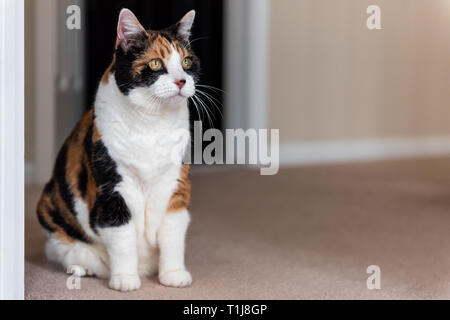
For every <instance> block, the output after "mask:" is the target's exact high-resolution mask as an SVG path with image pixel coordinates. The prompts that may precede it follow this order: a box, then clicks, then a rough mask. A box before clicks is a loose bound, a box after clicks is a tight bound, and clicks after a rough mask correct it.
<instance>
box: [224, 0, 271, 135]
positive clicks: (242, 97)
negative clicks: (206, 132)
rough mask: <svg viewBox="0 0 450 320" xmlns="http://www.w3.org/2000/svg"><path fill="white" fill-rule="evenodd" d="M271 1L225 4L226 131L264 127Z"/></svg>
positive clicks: (235, 0) (232, 0)
mask: <svg viewBox="0 0 450 320" xmlns="http://www.w3.org/2000/svg"><path fill="white" fill-rule="evenodd" d="M270 4H271V1H270V0H245V1H243V0H226V1H225V34H224V39H225V48H226V52H225V61H224V63H225V65H224V68H223V69H224V70H225V91H226V93H227V94H226V95H225V108H224V109H225V110H224V114H225V128H243V129H248V128H255V129H260V128H267V126H268V125H269V124H268V112H269V74H268V72H269V69H270V68H269V64H268V62H269V56H270V48H269V44H270V42H269V41H270Z"/></svg>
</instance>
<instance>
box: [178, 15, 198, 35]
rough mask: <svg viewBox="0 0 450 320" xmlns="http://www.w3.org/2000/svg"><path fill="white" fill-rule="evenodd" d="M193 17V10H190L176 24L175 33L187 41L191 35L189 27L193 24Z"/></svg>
mask: <svg viewBox="0 0 450 320" xmlns="http://www.w3.org/2000/svg"><path fill="white" fill-rule="evenodd" d="M194 19H195V10H191V11H189V12H188V13H186V15H185V16H184V17H183V18H182V19H181V20H180V22H178V24H177V27H178V28H177V33H178V35H180V36H181V37H182V38H183V39H184V40H186V41H188V40H189V37H190V36H191V28H192V25H193V24H194Z"/></svg>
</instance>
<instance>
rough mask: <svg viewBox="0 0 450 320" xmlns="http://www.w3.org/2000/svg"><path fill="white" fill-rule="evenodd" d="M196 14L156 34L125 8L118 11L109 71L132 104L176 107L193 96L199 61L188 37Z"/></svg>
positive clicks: (193, 12)
mask: <svg viewBox="0 0 450 320" xmlns="http://www.w3.org/2000/svg"><path fill="white" fill-rule="evenodd" d="M194 18H195V11H193V10H192V11H189V12H188V13H187V14H186V15H185V16H184V17H183V18H182V19H181V20H180V21H179V22H178V23H177V24H175V25H173V26H171V27H169V28H166V29H163V30H159V31H154V30H145V29H144V27H142V25H141V24H140V23H139V21H138V19H137V18H136V16H135V15H134V14H133V13H132V12H131V11H130V10H128V9H123V10H122V11H121V12H120V16H119V22H118V26H117V41H116V51H115V57H114V62H113V65H112V67H111V69H110V72H111V73H114V76H115V80H116V83H117V86H118V88H119V89H120V91H121V92H122V93H123V94H124V95H125V96H126V98H127V99H129V101H130V102H131V103H133V104H135V105H139V106H144V107H145V106H147V105H149V104H155V103H156V104H164V105H168V106H178V105H180V104H181V103H182V102H185V101H186V100H187V99H188V98H190V97H192V96H193V95H194V94H195V83H196V81H197V80H198V74H199V70H200V62H199V60H198V58H197V56H196V55H195V53H194V52H193V51H192V49H191V46H190V43H189V37H190V31H191V27H192V25H193V23H194Z"/></svg>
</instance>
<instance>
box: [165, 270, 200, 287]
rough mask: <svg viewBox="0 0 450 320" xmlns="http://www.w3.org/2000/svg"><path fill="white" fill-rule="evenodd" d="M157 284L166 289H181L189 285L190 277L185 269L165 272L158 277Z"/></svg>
mask: <svg viewBox="0 0 450 320" xmlns="http://www.w3.org/2000/svg"><path fill="white" fill-rule="evenodd" d="M159 282H160V283H161V284H162V285H164V286H166V287H175V288H183V287H187V286H190V285H191V283H192V276H191V274H190V273H189V272H188V271H187V270H185V269H179V270H174V271H165V272H162V273H161V274H160V275H159Z"/></svg>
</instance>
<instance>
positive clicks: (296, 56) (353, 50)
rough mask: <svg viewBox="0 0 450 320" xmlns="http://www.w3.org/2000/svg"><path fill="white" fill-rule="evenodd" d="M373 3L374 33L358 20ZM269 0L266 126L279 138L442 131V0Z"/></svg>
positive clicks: (446, 58) (449, 18)
mask: <svg viewBox="0 0 450 320" xmlns="http://www.w3.org/2000/svg"><path fill="white" fill-rule="evenodd" d="M371 4H378V5H380V7H381V12H382V16H381V18H382V28H383V29H382V30H375V31H369V30H368V29H367V27H366V18H367V14H366V9H367V7H368V6H369V5H371ZM271 5H272V9H271V17H272V18H271V37H270V42H271V45H270V55H271V58H270V64H269V65H268V67H269V68H270V80H269V83H270V111H269V124H270V127H272V128H280V129H281V130H280V137H281V141H282V142H283V143H292V142H294V143H295V142H308V143H316V142H325V141H335V140H360V139H385V138H403V137H408V138H414V137H425V136H436V135H438V136H446V135H449V134H450V108H449V105H450V90H449V89H450V86H449V84H450V83H449V80H450V1H445V0H433V1H423V0H408V1H388V0H386V1H379V0H371V1H366V0H340V1H335V0H302V1H298V0H276V1H272V3H271Z"/></svg>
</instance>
